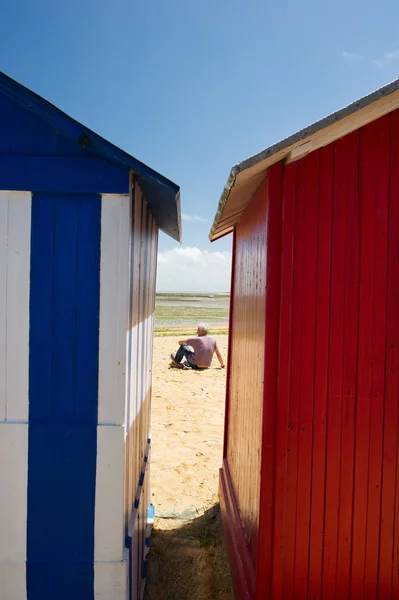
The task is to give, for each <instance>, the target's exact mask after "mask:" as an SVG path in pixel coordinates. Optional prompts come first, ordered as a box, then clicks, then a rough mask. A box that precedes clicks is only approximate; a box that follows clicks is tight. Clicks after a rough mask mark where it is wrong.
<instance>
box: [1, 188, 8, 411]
mask: <svg viewBox="0 0 399 600" xmlns="http://www.w3.org/2000/svg"><path fill="white" fill-rule="evenodd" d="M7 246H8V194H7V193H5V192H0V421H4V420H5V418H6V404H7V386H6V382H7V377H6V371H7V326H6V325H7V255H8V252H7Z"/></svg>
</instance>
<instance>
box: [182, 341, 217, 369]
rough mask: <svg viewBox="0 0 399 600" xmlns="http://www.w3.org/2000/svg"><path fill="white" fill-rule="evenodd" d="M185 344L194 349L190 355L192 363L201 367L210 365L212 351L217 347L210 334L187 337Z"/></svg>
mask: <svg viewBox="0 0 399 600" xmlns="http://www.w3.org/2000/svg"><path fill="white" fill-rule="evenodd" d="M187 345H188V346H191V347H192V348H193V349H194V354H193V355H192V356H190V362H191V363H192V364H193V365H197V366H201V367H210V366H211V363H212V357H213V353H214V352H215V350H216V348H217V344H216V340H214V339H213V338H212V337H211V336H210V335H199V336H198V337H195V338H189V339H188V340H187Z"/></svg>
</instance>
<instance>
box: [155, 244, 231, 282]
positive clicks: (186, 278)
mask: <svg viewBox="0 0 399 600" xmlns="http://www.w3.org/2000/svg"><path fill="white" fill-rule="evenodd" d="M230 272H231V252H229V251H227V250H226V251H225V252H208V251H207V250H200V249H199V248H190V247H186V248H182V247H177V248H173V250H165V251H164V252H160V253H159V254H158V274H157V290H158V291H160V292H228V291H229V290H230Z"/></svg>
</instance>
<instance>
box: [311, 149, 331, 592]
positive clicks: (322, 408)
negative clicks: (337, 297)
mask: <svg viewBox="0 0 399 600" xmlns="http://www.w3.org/2000/svg"><path fill="white" fill-rule="evenodd" d="M319 161H320V162H319V165H320V166H319V221H318V250H317V254H318V258H317V301H316V335H315V377H314V407H313V464H312V497H311V523H310V540H309V583H308V595H309V598H312V599H313V598H314V599H315V600H318V599H320V598H321V588H322V574H323V551H324V505H325V471H326V468H325V467H326V429H327V427H326V415H327V385H328V363H329V338H330V284H331V234H332V210H333V209H332V207H333V170H334V147H333V145H329V146H326V147H325V148H323V149H322V150H320V159H319Z"/></svg>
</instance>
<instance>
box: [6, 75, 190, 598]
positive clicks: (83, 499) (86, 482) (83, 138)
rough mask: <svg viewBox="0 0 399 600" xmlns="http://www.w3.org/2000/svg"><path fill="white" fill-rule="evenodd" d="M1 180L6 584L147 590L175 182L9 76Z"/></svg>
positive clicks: (37, 588) (124, 592)
mask: <svg viewBox="0 0 399 600" xmlns="http://www.w3.org/2000/svg"><path fill="white" fill-rule="evenodd" d="M0 190H3V191H0V481H1V494H0V498H1V499H0V598H1V600H26V599H27V600H71V599H72V598H73V599H74V600H92V599H96V600H100V599H101V600H127V599H129V600H130V599H132V600H135V599H137V598H139V597H140V595H141V594H142V576H143V563H144V555H145V540H146V525H147V510H148V505H149V503H150V498H149V486H148V479H149V478H148V472H147V473H146V466H147V465H148V459H149V450H150V434H149V425H150V419H149V412H150V399H151V359H152V339H153V319H154V298H155V277H156V260H157V239H158V229H162V230H163V231H165V232H166V233H167V234H169V235H170V236H172V237H173V238H174V239H176V240H180V205H179V188H178V187H177V186H176V185H175V184H173V183H172V182H170V181H169V180H167V179H165V178H164V177H162V176H161V175H159V174H158V173H156V172H155V171H153V170H152V169H150V168H149V167H147V166H145V165H144V164H142V163H140V162H139V161H137V160H136V159H134V158H133V157H131V156H129V155H128V154H126V153H125V152H123V151H121V150H119V149H118V148H116V147H115V146H113V145H112V144H110V143H109V142H107V141H105V140H104V139H102V138H101V137H99V136H98V135H96V134H94V133H93V132H91V131H89V130H88V129H87V128H86V127H84V126H83V125H80V124H79V123H77V122H76V121H74V120H73V119H72V118H70V117H68V116H67V115H65V114H63V113H62V112H61V111H60V110H58V109H57V108H55V107H54V106H52V105H51V104H49V103H48V102H46V101H45V100H43V99H42V98H40V97H38V96H37V95H35V94H34V93H32V92H31V91H29V90H27V89H25V88H24V87H22V86H21V85H19V84H17V83H16V82H15V81H13V80H11V79H10V78H8V77H7V76H5V75H2V74H0Z"/></svg>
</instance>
